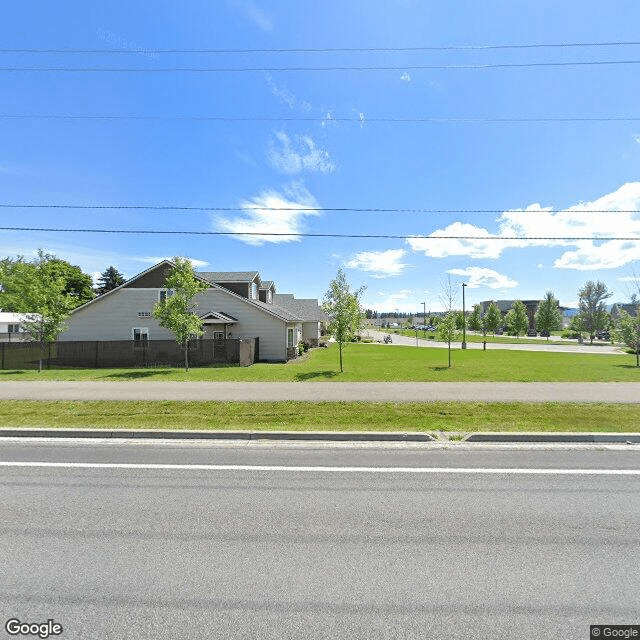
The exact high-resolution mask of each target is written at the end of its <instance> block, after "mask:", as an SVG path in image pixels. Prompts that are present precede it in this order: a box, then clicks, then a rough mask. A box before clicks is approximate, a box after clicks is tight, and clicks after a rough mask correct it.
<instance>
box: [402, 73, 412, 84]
mask: <svg viewBox="0 0 640 640" xmlns="http://www.w3.org/2000/svg"><path fill="white" fill-rule="evenodd" d="M400 80H402V81H403V82H407V83H409V82H411V74H409V73H408V72H406V71H405V72H404V73H403V74H402V75H401V76H400Z"/></svg>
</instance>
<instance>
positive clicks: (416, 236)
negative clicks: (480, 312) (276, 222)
mask: <svg viewBox="0 0 640 640" xmlns="http://www.w3.org/2000/svg"><path fill="white" fill-rule="evenodd" d="M0 231H40V232H48V233H49V232H51V233H109V234H127V235H136V234H137V235H186V236H261V237H262V236H265V237H296V238H384V239H394V240H409V239H414V240H498V241H505V240H545V241H554V240H571V241H578V240H591V241H596V242H597V241H609V240H621V241H640V236H624V237H620V236H604V237H594V236H535V237H531V236H470V235H468V236H441V235H438V236H432V235H430V236H425V235H419V234H404V235H393V234H373V233H368V234H360V233H292V232H282V233H280V232H266V231H178V230H162V229H60V228H51V227H0Z"/></svg>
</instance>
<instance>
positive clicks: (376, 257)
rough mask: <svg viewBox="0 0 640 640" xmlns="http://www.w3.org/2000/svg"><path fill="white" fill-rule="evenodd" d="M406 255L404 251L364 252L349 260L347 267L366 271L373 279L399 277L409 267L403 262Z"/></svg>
mask: <svg viewBox="0 0 640 640" xmlns="http://www.w3.org/2000/svg"><path fill="white" fill-rule="evenodd" d="M406 254H407V252H406V251H405V250H404V249H388V250H387V251H362V252H361V253H357V254H356V255H355V256H353V258H351V259H350V260H348V261H347V262H346V263H345V267H348V268H349V269H360V270H361V271H366V272H367V273H370V274H371V276H372V277H373V278H391V277H393V276H399V275H400V274H402V273H403V271H404V270H405V269H406V267H407V265H406V264H405V263H403V262H402V258H404V256H405V255H406Z"/></svg>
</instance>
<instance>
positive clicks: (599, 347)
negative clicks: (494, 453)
mask: <svg viewBox="0 0 640 640" xmlns="http://www.w3.org/2000/svg"><path fill="white" fill-rule="evenodd" d="M386 335H388V333H387V332H384V331H372V330H370V331H367V332H366V333H365V336H366V337H369V338H373V339H374V340H382V339H383V338H384V336H386ZM391 337H392V339H393V343H392V344H395V345H400V346H407V347H415V346H416V339H415V338H409V337H407V336H400V335H396V334H391ZM514 339H515V338H514ZM383 344H384V343H383ZM384 346H386V345H384ZM417 346H418V347H432V348H435V349H446V348H447V343H446V342H436V341H435V340H425V339H424V338H418V340H417ZM451 346H452V347H453V348H454V349H460V348H461V346H462V345H461V343H460V342H452V343H451ZM467 349H482V343H481V342H467ZM487 349H507V350H511V351H551V352H553V353H599V354H605V355H612V354H623V353H625V351H624V349H623V348H621V347H617V346H614V345H611V344H600V343H599V344H594V345H589V344H575V343H574V342H571V343H568V344H546V342H544V341H542V340H541V342H540V344H531V343H524V342H523V343H521V344H518V343H506V342H488V343H487Z"/></svg>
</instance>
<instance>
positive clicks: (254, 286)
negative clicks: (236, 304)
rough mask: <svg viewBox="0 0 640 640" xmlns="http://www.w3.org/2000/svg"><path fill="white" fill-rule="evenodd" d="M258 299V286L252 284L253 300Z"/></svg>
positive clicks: (254, 283)
mask: <svg viewBox="0 0 640 640" xmlns="http://www.w3.org/2000/svg"><path fill="white" fill-rule="evenodd" d="M257 297H258V284H257V283H256V282H252V283H251V299H252V300H255V299H256V298H257Z"/></svg>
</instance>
